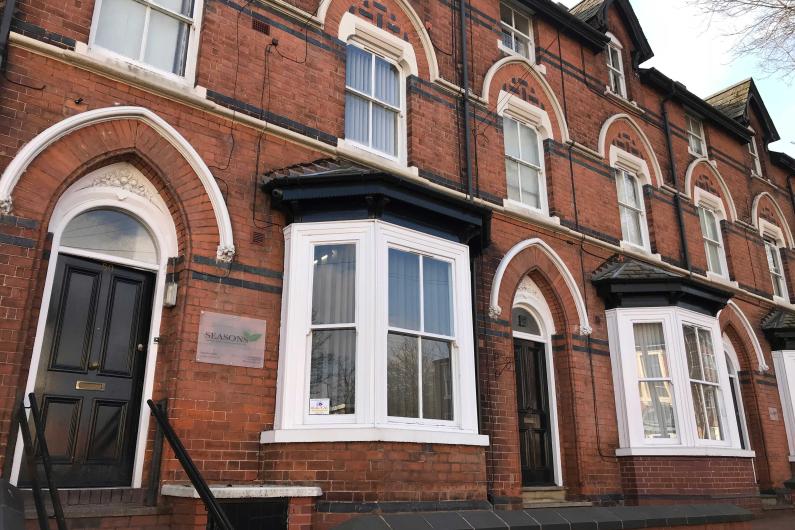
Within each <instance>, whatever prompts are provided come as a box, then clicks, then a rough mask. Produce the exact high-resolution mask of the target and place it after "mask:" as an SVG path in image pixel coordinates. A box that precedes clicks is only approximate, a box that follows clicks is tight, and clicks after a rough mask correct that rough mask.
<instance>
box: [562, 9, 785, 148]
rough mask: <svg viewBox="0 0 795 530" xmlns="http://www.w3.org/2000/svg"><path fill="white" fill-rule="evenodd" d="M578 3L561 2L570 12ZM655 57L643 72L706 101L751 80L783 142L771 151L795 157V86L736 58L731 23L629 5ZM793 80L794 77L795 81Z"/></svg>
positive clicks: (696, 12)
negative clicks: (659, 74) (655, 71)
mask: <svg viewBox="0 0 795 530" xmlns="http://www.w3.org/2000/svg"><path fill="white" fill-rule="evenodd" d="M578 2H579V0H563V1H562V3H563V4H565V5H567V6H569V7H571V6H573V5H576V4H577V3H578ZM631 3H632V7H633V8H634V9H635V14H636V15H637V16H638V20H640V25H641V26H642V27H643V32H644V33H645V35H646V38H647V39H648V41H649V44H650V45H651V48H652V50H653V51H654V57H653V58H652V59H650V60H649V61H646V62H645V63H643V64H642V65H641V66H643V67H652V66H653V67H655V68H657V69H658V70H660V71H661V72H662V73H664V74H665V75H667V76H668V77H670V78H672V79H675V80H676V81H679V82H681V83H683V84H684V85H685V86H687V88H688V90H690V91H691V92H693V93H694V94H696V95H698V96H701V97H707V96H710V95H712V94H714V93H715V92H718V91H720V90H722V89H723V88H726V87H728V86H730V85H733V84H734V83H736V82H738V81H742V80H743V79H746V78H748V77H753V78H754V81H755V82H756V86H757V88H758V89H759V92H760V94H761V95H762V99H763V100H764V102H765V106H766V107H767V110H768V112H769V113H770V115H771V117H772V118H773V122H774V123H775V125H776V129H777V130H778V133H779V136H781V140H780V141H778V142H775V143H773V144H770V149H771V150H774V151H783V152H785V153H787V154H789V155H790V156H793V157H795V97H793V95H795V84H791V83H793V82H795V81H790V84H788V82H787V81H785V80H782V79H781V78H778V77H771V76H770V75H769V74H767V73H765V72H763V71H761V69H760V68H759V67H758V66H757V59H756V57H744V58H741V59H738V58H735V57H734V56H733V55H732V51H731V50H732V46H733V44H734V42H736V40H735V37H726V36H724V33H726V32H727V28H728V27H731V22H727V21H725V20H724V21H721V20H717V19H710V18H709V17H708V16H707V15H705V14H704V13H702V12H700V11H699V10H698V9H697V8H696V7H694V6H693V5H692V3H691V1H690V0H631ZM792 77H793V79H794V80H795V76H792Z"/></svg>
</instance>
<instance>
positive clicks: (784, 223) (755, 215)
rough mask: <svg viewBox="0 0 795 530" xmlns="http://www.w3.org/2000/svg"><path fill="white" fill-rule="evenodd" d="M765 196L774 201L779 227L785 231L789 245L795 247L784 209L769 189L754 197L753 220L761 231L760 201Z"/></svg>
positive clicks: (794, 240)
mask: <svg viewBox="0 0 795 530" xmlns="http://www.w3.org/2000/svg"><path fill="white" fill-rule="evenodd" d="M763 197H767V198H769V199H770V202H772V203H773V207H774V208H775V209H776V215H777V216H778V221H779V223H780V226H779V228H780V229H781V230H782V232H784V237H785V238H786V240H787V247H789V248H795V239H793V237H792V230H790V227H789V223H788V222H787V218H786V217H785V216H784V211H783V210H782V209H781V206H779V205H778V202H777V201H776V199H775V198H773V196H772V195H771V194H770V193H769V192H767V191H763V192H761V193H759V194H758V195H757V196H756V197H754V203H753V205H752V206H751V220H752V221H753V223H754V226H755V227H756V229H757V230H759V231H760V232H761V231H762V227H761V225H760V223H759V203H760V202H762V198H763Z"/></svg>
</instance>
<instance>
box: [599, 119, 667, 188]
mask: <svg viewBox="0 0 795 530" xmlns="http://www.w3.org/2000/svg"><path fill="white" fill-rule="evenodd" d="M619 120H625V121H626V122H627V123H628V124H629V126H630V127H631V128H632V130H634V131H635V133H636V134H637V135H638V137H639V138H640V141H641V142H642V143H643V147H644V148H645V149H646V153H647V154H648V156H649V158H650V159H651V161H650V162H651V167H652V172H653V173H654V183H655V184H656V185H657V186H662V184H663V176H662V175H663V173H662V168H661V167H660V161H659V160H657V155H656V154H654V148H653V147H652V146H651V142H650V141H649V138H648V136H646V133H644V132H643V129H641V128H640V127H638V124H637V123H635V120H633V119H632V117H631V116H630V115H629V114H624V113H621V114H614V115H612V116H610V117H609V118H607V120H605V122H604V124H603V125H602V129H601V130H600V131H599V143H598V144H597V150H598V152H599V155H600V156H601V157H602V158H604V159H606V158H608V154H609V153H608V150H607V147H608V146H607V133H608V131H609V130H610V127H611V126H612V125H613V124H614V123H615V122H617V121H619Z"/></svg>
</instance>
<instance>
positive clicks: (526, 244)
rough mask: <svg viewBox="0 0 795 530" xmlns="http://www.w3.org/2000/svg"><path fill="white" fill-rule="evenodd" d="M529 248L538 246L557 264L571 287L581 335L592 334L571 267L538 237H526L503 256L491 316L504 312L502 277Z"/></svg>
mask: <svg viewBox="0 0 795 530" xmlns="http://www.w3.org/2000/svg"><path fill="white" fill-rule="evenodd" d="M529 248H538V249H539V250H540V251H541V252H542V253H543V254H544V255H546V256H547V257H548V258H549V259H550V261H552V263H553V264H554V265H555V268H557V269H558V271H559V272H560V274H561V275H562V276H563V279H564V281H565V282H566V286H567V287H568V288H569V291H570V292H571V297H572V299H573V300H574V304H575V306H576V308H577V316H578V317H579V320H580V325H579V332H580V334H581V335H590V334H591V325H590V323H589V321H588V310H587V308H586V305H585V300H584V299H583V297H582V294H581V293H580V288H579V287H578V286H577V282H576V281H575V280H574V276H572V274H571V272H569V269H568V268H566V264H565V263H564V262H563V260H562V259H561V258H560V256H559V255H558V254H557V252H555V251H554V250H553V249H552V247H550V246H549V245H548V244H547V243H546V242H545V241H543V240H542V239H539V238H537V237H535V238H532V239H526V240H524V241H521V242H519V243H517V244H516V245H514V246H513V247H512V248H511V249H510V250H509V251H508V252H506V253H505V256H503V258H502V261H500V265H499V267H497V271H496V272H495V273H494V280H493V282H492V284H491V297H490V299H489V316H491V317H492V318H496V317H498V316H500V315H501V314H502V308H501V307H500V287H501V286H502V279H503V277H504V276H505V271H506V270H507V269H508V265H510V263H511V261H512V260H513V259H514V258H515V257H516V256H518V255H519V253H520V252H522V251H523V250H525V249H529Z"/></svg>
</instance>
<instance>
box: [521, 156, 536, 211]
mask: <svg viewBox="0 0 795 530" xmlns="http://www.w3.org/2000/svg"><path fill="white" fill-rule="evenodd" d="M519 176H520V177H521V181H522V202H523V203H525V204H526V205H528V206H532V207H533V208H540V207H541V202H540V197H539V192H538V178H539V175H538V171H537V170H535V169H533V168H531V167H529V166H525V165H519Z"/></svg>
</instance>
